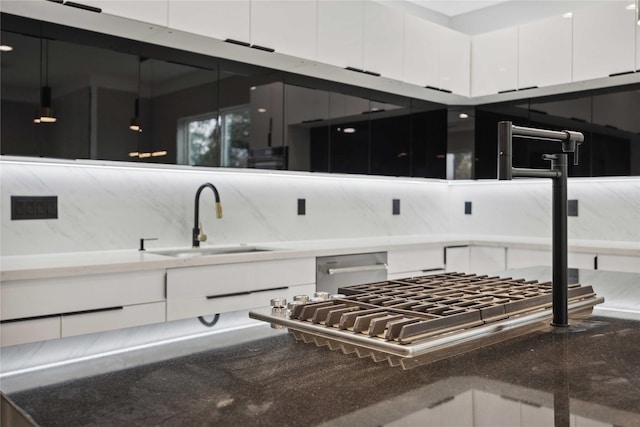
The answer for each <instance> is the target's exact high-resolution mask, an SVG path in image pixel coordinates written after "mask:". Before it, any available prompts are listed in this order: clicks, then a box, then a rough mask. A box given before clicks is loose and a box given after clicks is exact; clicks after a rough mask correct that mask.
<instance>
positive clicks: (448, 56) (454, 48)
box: [437, 27, 471, 96]
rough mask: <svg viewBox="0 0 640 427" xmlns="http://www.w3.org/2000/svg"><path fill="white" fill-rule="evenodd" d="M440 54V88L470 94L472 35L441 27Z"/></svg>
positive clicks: (460, 93)
mask: <svg viewBox="0 0 640 427" xmlns="http://www.w3.org/2000/svg"><path fill="white" fill-rule="evenodd" d="M438 31H439V33H440V38H439V39H440V52H439V56H438V63H439V77H438V85H437V87H439V88H440V89H444V90H449V91H451V92H453V93H455V94H458V95H463V96H469V95H470V86H471V37H470V36H468V35H466V34H462V33H459V32H457V31H454V30H451V29H449V28H445V27H439V29H438Z"/></svg>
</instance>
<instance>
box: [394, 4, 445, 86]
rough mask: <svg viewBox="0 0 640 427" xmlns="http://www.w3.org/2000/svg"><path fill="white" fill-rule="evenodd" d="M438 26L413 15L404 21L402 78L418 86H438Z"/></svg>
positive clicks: (407, 16) (406, 17)
mask: <svg viewBox="0 0 640 427" xmlns="http://www.w3.org/2000/svg"><path fill="white" fill-rule="evenodd" d="M439 38H440V31H439V27H438V26H437V25H435V24H432V23H431V22H428V21H425V20H424V19H420V18H418V17H416V16H413V15H405V21H404V70H403V71H404V72H403V74H404V78H403V80H404V81H405V82H407V83H412V84H415V85H418V86H432V87H438V86H439V66H438V64H439V58H438V57H439V55H440V52H439V50H440V47H439V46H440V40H439Z"/></svg>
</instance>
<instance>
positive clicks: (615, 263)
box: [598, 254, 640, 273]
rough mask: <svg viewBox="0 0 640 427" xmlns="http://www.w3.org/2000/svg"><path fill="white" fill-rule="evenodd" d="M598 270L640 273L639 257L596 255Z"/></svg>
mask: <svg viewBox="0 0 640 427" xmlns="http://www.w3.org/2000/svg"><path fill="white" fill-rule="evenodd" d="M598 270H608V271H624V272H627V273H640V257H637V256H631V255H612V254H598Z"/></svg>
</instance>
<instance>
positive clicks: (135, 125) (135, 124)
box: [129, 98, 142, 132]
mask: <svg viewBox="0 0 640 427" xmlns="http://www.w3.org/2000/svg"><path fill="white" fill-rule="evenodd" d="M134 111H135V112H134V115H133V117H132V118H131V122H130V123H129V129H131V130H132V131H135V132H142V127H141V126H140V98H136V103H135V107H134Z"/></svg>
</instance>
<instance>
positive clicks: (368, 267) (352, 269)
mask: <svg viewBox="0 0 640 427" xmlns="http://www.w3.org/2000/svg"><path fill="white" fill-rule="evenodd" d="M386 269H387V264H373V265H358V266H356V267H342V268H328V269H327V273H328V274H329V275H330V276H332V275H334V274H342V273H359V272H361V271H377V270H386Z"/></svg>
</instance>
